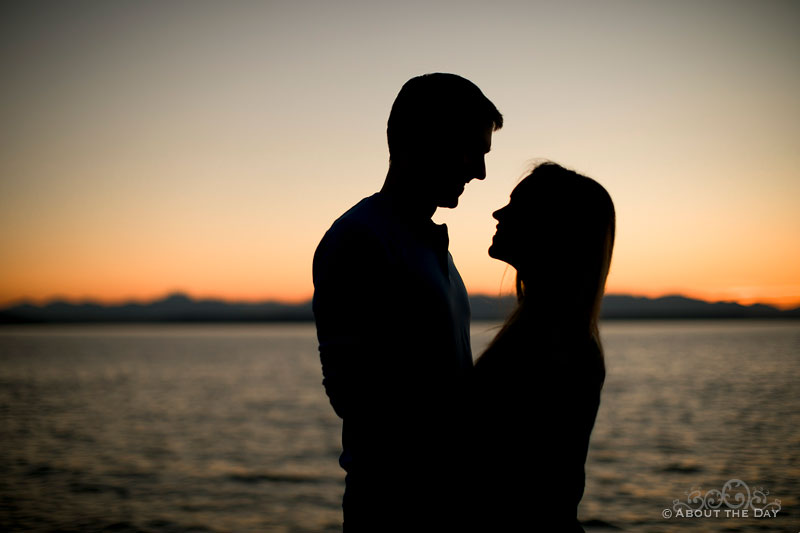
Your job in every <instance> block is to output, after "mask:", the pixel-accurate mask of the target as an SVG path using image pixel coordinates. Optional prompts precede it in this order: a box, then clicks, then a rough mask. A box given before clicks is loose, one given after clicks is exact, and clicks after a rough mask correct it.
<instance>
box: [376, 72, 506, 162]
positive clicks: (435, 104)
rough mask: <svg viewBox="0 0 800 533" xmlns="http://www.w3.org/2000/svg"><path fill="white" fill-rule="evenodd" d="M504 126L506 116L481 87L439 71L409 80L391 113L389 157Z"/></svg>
mask: <svg viewBox="0 0 800 533" xmlns="http://www.w3.org/2000/svg"><path fill="white" fill-rule="evenodd" d="M487 127H491V129H492V131H495V130H499V129H500V128H502V127H503V115H501V114H500V112H499V111H498V110H497V108H496V107H495V105H494V104H493V103H492V102H491V101H490V100H489V99H488V98H486V96H484V94H483V93H482V92H481V90H480V89H479V88H478V86H477V85H475V84H474V83H472V82H471V81H469V80H467V79H465V78H462V77H461V76H457V75H455V74H444V73H441V72H436V73H433V74H423V75H422V76H417V77H416V78H411V79H410V80H408V81H407V82H406V83H405V85H403V88H402V89H400V92H399V93H398V95H397V98H395V100H394V104H393V105H392V111H391V113H390V114H389V124H388V126H387V128H386V137H387V140H388V141H389V158H390V160H396V159H397V158H398V156H401V154H414V153H415V152H418V151H420V150H425V149H427V148H430V147H432V146H433V145H435V144H437V143H438V144H441V143H442V142H450V141H452V142H457V139H454V137H457V136H459V135H461V134H464V133H471V132H476V131H483V130H484V129H485V128H487Z"/></svg>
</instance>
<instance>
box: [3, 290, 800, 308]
mask: <svg viewBox="0 0 800 533" xmlns="http://www.w3.org/2000/svg"><path fill="white" fill-rule="evenodd" d="M510 287H511V286H505V285H504V290H503V291H500V290H497V289H495V290H486V289H484V290H471V291H469V293H470V295H473V296H475V295H485V296H490V297H498V296H502V295H509V294H512V291H513V289H511V288H510ZM176 293H178V294H183V295H185V296H187V297H189V298H191V299H193V300H221V301H226V302H232V303H233V302H241V303H262V302H280V303H285V304H290V305H292V304H302V303H305V302H308V301H310V300H311V298H312V295H313V293H312V292H311V291H301V292H296V293H275V292H273V293H269V292H266V291H264V292H261V293H252V292H251V293H247V292H222V291H208V290H201V291H194V290H184V289H181V288H178V287H176V288H174V289H168V290H154V291H143V292H141V293H138V294H134V293H131V292H127V293H106V294H99V293H96V294H91V293H87V292H73V293H70V292H64V291H62V292H54V293H48V294H37V295H32V296H24V295H3V296H0V308H8V307H12V306H15V305H20V304H23V303H27V304H32V305H38V306H42V305H47V304H48V303H51V302H54V301H62V302H69V303H73V304H80V303H94V304H100V305H122V304H127V303H139V304H147V303H150V302H153V301H158V300H162V299H164V298H166V297H168V296H170V295H173V294H176ZM733 293H734V291H731V293H728V294H722V293H719V292H717V293H710V292H707V291H698V290H672V291H642V290H622V289H612V290H607V291H606V294H607V295H611V294H613V295H627V296H635V297H646V298H661V297H665V296H683V297H686V298H692V299H697V300H704V301H707V302H711V303H716V302H734V303H738V304H740V305H753V304H765V305H770V306H773V307H776V308H778V309H781V310H788V309H795V308H797V307H800V296H798V295H797V293H794V294H787V295H775V294H774V293H770V295H765V296H762V297H758V296H739V297H736V296H732V294H733Z"/></svg>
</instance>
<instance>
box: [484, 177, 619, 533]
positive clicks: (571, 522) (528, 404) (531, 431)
mask: <svg viewBox="0 0 800 533" xmlns="http://www.w3.org/2000/svg"><path fill="white" fill-rule="evenodd" d="M493 216H494V218H496V219H497V221H498V224H497V233H496V234H495V236H494V238H493V241H492V246H491V247H490V248H489V255H490V256H492V257H494V258H495V259H499V260H501V261H505V262H506V263H508V264H509V265H511V266H513V267H514V268H515V269H516V270H517V282H516V285H517V300H518V304H517V307H516V309H515V310H514V312H513V313H512V314H511V316H510V317H509V318H508V320H506V322H505V324H504V325H503V327H502V329H501V330H500V332H499V333H498V334H497V336H496V337H495V338H494V340H493V341H492V343H491V344H490V345H489V347H488V348H487V349H486V351H485V352H484V353H483V354H482V355H481V356H480V358H479V359H478V361H477V362H476V364H475V388H474V398H475V400H476V404H475V414H476V416H475V421H476V424H475V428H476V429H477V437H476V440H477V444H478V447H479V450H478V456H479V457H480V459H479V460H478V468H477V473H478V476H477V481H478V483H477V488H476V491H475V495H476V496H477V497H478V499H477V502H478V504H477V505H475V506H473V509H477V513H478V516H477V517H476V519H475V521H474V523H475V524H476V525H478V529H479V530H482V531H547V532H574V531H583V528H582V527H581V526H580V524H579V523H578V519H577V506H578V503H579V502H580V499H581V497H582V496H583V490H584V482H585V475H584V463H585V461H586V453H587V450H588V446H589V435H590V434H591V431H592V427H593V426H594V421H595V416H596V414H597V408H598V406H599V402H600V390H601V388H602V386H603V381H604V378H605V366H604V363H603V350H602V346H601V344H600V337H599V334H598V329H597V321H598V315H599V313H600V306H601V303H602V298H603V292H604V289H605V282H606V277H607V276H608V270H609V266H610V263H611V251H612V248H613V245H614V230H615V214H614V204H613V202H612V201H611V197H610V196H609V195H608V192H606V190H605V189H604V188H603V187H602V186H601V185H600V184H599V183H597V182H596V181H594V180H592V179H590V178H587V177H585V176H582V175H580V174H577V173H575V172H572V171H570V170H567V169H565V168H563V167H561V166H559V165H557V164H555V163H543V164H540V165H539V166H537V167H536V168H534V170H533V171H532V172H531V173H530V175H528V176H527V177H526V178H524V179H523V180H522V181H521V182H520V183H519V184H518V185H517V186H516V188H515V189H514V191H513V192H512V193H511V199H510V201H509V203H508V205H506V206H505V207H503V208H502V209H500V210H498V211H496V212H495V213H494V214H493Z"/></svg>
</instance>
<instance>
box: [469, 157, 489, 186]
mask: <svg viewBox="0 0 800 533" xmlns="http://www.w3.org/2000/svg"><path fill="white" fill-rule="evenodd" d="M464 163H465V164H466V165H465V166H466V167H467V172H466V178H467V182H470V181H472V180H474V179H475V180H483V179H486V161H485V160H484V158H483V157H480V158H477V157H476V158H470V157H466V156H465V157H464Z"/></svg>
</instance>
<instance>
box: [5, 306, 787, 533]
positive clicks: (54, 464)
mask: <svg viewBox="0 0 800 533" xmlns="http://www.w3.org/2000/svg"><path fill="white" fill-rule="evenodd" d="M473 335H474V347H475V349H476V353H478V351H479V350H480V348H481V347H483V346H484V345H485V344H486V342H487V341H488V340H489V338H490V337H491V335H492V331H491V330H490V325H487V324H477V325H476V326H475V327H474V331H473ZM603 337H604V342H605V348H606V357H607V367H608V378H607V381H606V387H605V389H604V392H603V399H602V404H601V406H600V412H599V414H598V419H597V424H596V427H595V431H594V434H593V436H592V444H591V449H590V451H589V460H588V464H587V477H588V480H587V488H586V495H585V497H584V500H583V503H582V504H581V513H580V517H581V519H582V520H584V521H589V522H588V523H589V524H590V525H591V526H592V527H593V528H597V530H598V531H613V530H612V529H604V528H610V527H615V528H618V529H620V530H622V531H629V532H668V531H679V530H689V531H703V532H706V531H729V532H734V531H741V532H746V531H781V532H791V533H794V532H797V531H800V429H799V428H800V413H799V412H798V408H800V386H798V376H800V322H780V323H778V322H740V321H734V322H725V321H720V322H649V323H632V322H631V323H622V322H617V323H608V324H605V325H604V327H603ZM320 380H321V376H320V369H319V363H318V356H317V351H316V339H315V335H314V328H313V325H191V326H176V325H164V326H161V325H147V326H145V325H139V326H135V325H126V326H29V327H13V328H4V329H0V417H1V420H2V425H0V469H2V472H3V474H2V478H0V528H2V529H4V530H18V531H102V530H105V531H123V532H124V531H153V532H158V531H175V532H179V531H180V532H188V531H196V532H202V531H234V532H238V531H270V532H272V531H274V532H307V531H308V532H311V531H315V532H325V531H338V530H339V528H340V526H339V524H340V522H341V508H340V501H341V494H342V490H343V486H344V485H343V473H342V472H341V471H340V470H339V467H338V465H337V457H338V454H339V451H340V450H339V446H340V444H339V432H340V421H339V420H338V419H337V418H336V417H335V415H334V414H333V411H332V410H331V408H330V407H329V405H328V402H327V399H326V397H325V395H324V392H323V389H322V387H321V385H320ZM732 478H736V479H740V480H743V481H744V482H745V483H747V484H748V485H749V488H750V490H756V489H757V488H759V487H763V488H764V491H765V492H767V491H768V492H769V494H768V495H767V496H766V498H767V500H768V501H773V500H775V499H779V500H780V506H781V510H780V512H779V513H778V516H777V518H771V519H767V518H760V519H755V518H728V519H726V518H724V514H723V515H722V516H721V517H719V518H713V517H712V518H675V517H673V518H672V519H665V518H663V517H662V511H663V510H664V509H672V508H673V500H676V499H677V500H681V501H684V502H685V501H686V500H687V492H689V491H690V489H693V488H699V489H700V491H701V492H702V493H706V492H707V491H709V490H711V489H717V490H722V489H723V485H724V484H725V482H726V481H728V480H729V479H732ZM531 483H544V484H546V483H547V480H531ZM558 497H559V495H558V494H553V495H552V498H554V499H556V498H558ZM547 507H548V502H546V501H532V502H531V503H530V511H531V524H532V530H533V529H534V528H535V524H536V517H537V514H538V515H541V514H543V513H546V512H547ZM695 507H696V505H695ZM725 508H726V507H725V506H722V508H721V509H725ZM751 516H752V512H751Z"/></svg>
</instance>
